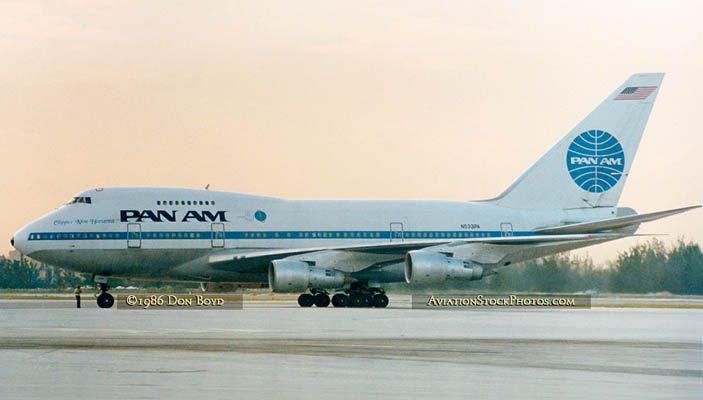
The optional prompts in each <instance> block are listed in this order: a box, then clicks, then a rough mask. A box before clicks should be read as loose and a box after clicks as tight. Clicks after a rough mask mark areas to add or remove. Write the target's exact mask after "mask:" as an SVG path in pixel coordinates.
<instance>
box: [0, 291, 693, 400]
mask: <svg viewBox="0 0 703 400" xmlns="http://www.w3.org/2000/svg"><path fill="white" fill-rule="evenodd" d="M87 297H88V296H85V297H84V298H85V299H86V300H84V306H85V308H82V309H80V310H77V309H75V308H69V306H68V305H69V304H70V302H66V301H63V300H47V299H37V300H3V299H0V360H2V362H1V363H0V388H2V390H0V398H8V399H11V398H12V399H14V398H23V399H29V398H37V399H44V398H71V399H82V398H86V399H95V398H120V399H124V398H140V399H152V398H153V399H161V398H167V397H168V398H206V399H207V398H225V397H231V398H235V397H242V396H246V398H265V399H268V398H271V399H273V398H275V399H287V398H290V399H294V398H295V399H298V398H311V399H318V398H355V399H356V398H360V397H368V398H391V399H401V398H402V399H408V398H428V397H438V398H461V399H465V398H469V397H473V398H482V399H483V398H487V399H505V398H508V397H514V398H541V399H563V398H575V399H586V398H588V399H593V398H615V397H617V398H619V399H628V398H632V399H649V398H668V399H699V398H701V396H702V395H703V309H700V308H663V307H656V306H655V307H648V306H646V305H645V306H644V307H642V306H640V307H637V308H629V307H612V306H609V307H595V308H591V309H517V310H515V309H513V310H492V309H488V310H480V311H438V310H413V309H409V308H408V304H409V300H408V297H407V296H392V297H391V305H392V307H391V308H388V309H334V308H326V309H318V308H314V307H313V308H310V309H301V308H299V307H297V305H296V304H295V302H294V301H291V300H283V301H246V300H245V302H244V307H243V309H241V310H190V309H189V310H159V309H147V310H135V311H124V310H119V309H109V310H101V309H97V308H94V307H92V306H91V303H90V302H88V301H87V300H88V299H87ZM18 301H20V302H21V301H27V302H31V303H32V304H33V306H32V307H30V308H27V307H24V308H23V307H8V305H16V304H17V302H18ZM13 302H14V303H13ZM628 302H630V301H629V300H628ZM652 302H654V303H656V302H657V300H652V299H648V300H647V303H646V304H649V303H652ZM56 303H63V304H61V305H62V306H63V307H56ZM694 303H695V301H694Z"/></svg>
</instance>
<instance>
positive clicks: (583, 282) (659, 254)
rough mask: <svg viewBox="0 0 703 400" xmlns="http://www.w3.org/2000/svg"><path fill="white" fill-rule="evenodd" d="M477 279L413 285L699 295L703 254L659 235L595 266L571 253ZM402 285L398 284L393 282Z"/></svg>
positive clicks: (689, 244) (702, 282)
mask: <svg viewBox="0 0 703 400" xmlns="http://www.w3.org/2000/svg"><path fill="white" fill-rule="evenodd" d="M496 272H497V273H496V274H495V275H491V276H489V277H487V278H484V279H482V280H480V281H473V282H469V283H465V282H463V283H462V282H456V281H455V282H450V283H447V284H442V285H436V286H419V285H418V286H415V288H416V289H427V290H437V289H440V290H447V291H462V290H467V289H468V290H471V291H483V292H541V293H575V292H593V293H604V292H605V293H658V292H670V293H673V294H692V295H703V253H702V252H701V248H700V246H699V245H698V244H695V243H692V242H685V241H684V240H683V239H679V240H678V241H677V242H675V243H674V244H672V245H671V246H669V247H666V246H665V245H664V243H663V242H661V241H660V240H657V239H652V240H650V241H648V242H646V243H642V244H638V245H635V246H632V247H630V248H629V249H627V250H625V251H623V252H620V253H618V255H617V257H616V258H615V260H613V261H610V262H606V263H605V264H604V265H601V266H596V265H594V263H593V260H591V258H590V257H579V256H575V255H572V254H569V253H561V254H556V255H553V256H548V257H544V258H541V259H537V260H531V261H527V262H524V263H520V264H516V265H514V266H509V267H504V268H501V269H499V270H498V271H496ZM395 287H397V288H399V289H400V286H395Z"/></svg>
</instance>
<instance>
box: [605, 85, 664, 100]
mask: <svg viewBox="0 0 703 400" xmlns="http://www.w3.org/2000/svg"><path fill="white" fill-rule="evenodd" d="M656 88H657V87H656V86H639V87H627V88H625V89H623V91H622V92H620V94H619V95H617V96H615V100H644V99H646V98H647V97H649V95H650V94H652V92H653V91H654V90H655V89H656Z"/></svg>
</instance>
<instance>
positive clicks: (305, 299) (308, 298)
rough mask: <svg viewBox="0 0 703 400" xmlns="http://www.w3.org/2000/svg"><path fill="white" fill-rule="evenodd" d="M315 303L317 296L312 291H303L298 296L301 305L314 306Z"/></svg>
mask: <svg viewBox="0 0 703 400" xmlns="http://www.w3.org/2000/svg"><path fill="white" fill-rule="evenodd" d="M314 303H315V298H314V297H312V295H311V294H310V293H303V294H301V295H300V296H298V305H300V306H301V307H312V305H313V304H314Z"/></svg>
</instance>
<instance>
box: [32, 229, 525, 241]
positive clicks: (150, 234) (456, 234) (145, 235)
mask: <svg viewBox="0 0 703 400" xmlns="http://www.w3.org/2000/svg"><path fill="white" fill-rule="evenodd" d="M505 234H506V232H502V231H393V232H390V231H227V232H223V231H144V232H124V231H122V232H32V233H30V234H29V238H28V239H29V240H127V239H141V240H179V239H180V240H185V239H188V240H211V239H223V238H224V239H240V240H261V239H316V240H319V239H323V240H324V239H342V240H347V239H361V240H363V239H367V240H370V239H467V238H478V237H501V236H504V235H505ZM509 234H510V235H511V236H532V235H534V233H533V232H528V231H514V232H509Z"/></svg>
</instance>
